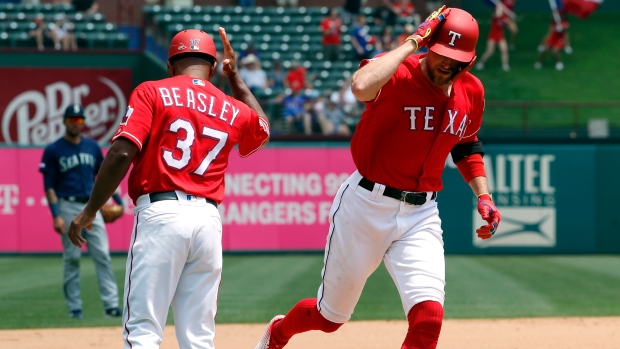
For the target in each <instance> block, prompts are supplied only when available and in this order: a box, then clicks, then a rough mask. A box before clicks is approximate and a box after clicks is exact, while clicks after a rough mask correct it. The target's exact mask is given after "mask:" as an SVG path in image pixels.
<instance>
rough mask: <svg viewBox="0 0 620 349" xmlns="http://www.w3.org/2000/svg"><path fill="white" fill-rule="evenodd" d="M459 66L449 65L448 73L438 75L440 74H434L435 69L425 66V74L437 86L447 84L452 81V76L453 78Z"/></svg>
mask: <svg viewBox="0 0 620 349" xmlns="http://www.w3.org/2000/svg"><path fill="white" fill-rule="evenodd" d="M459 68H460V66H459V65H457V66H454V67H450V68H449V69H448V70H449V71H450V75H443V74H442V75H440V74H436V70H435V69H431V68H430V67H427V74H428V77H429V79H430V80H431V82H432V83H433V84H434V85H437V86H441V85H445V84H448V83H450V82H451V81H452V78H454V76H455V75H456V74H458V72H459V70H460V69H459Z"/></svg>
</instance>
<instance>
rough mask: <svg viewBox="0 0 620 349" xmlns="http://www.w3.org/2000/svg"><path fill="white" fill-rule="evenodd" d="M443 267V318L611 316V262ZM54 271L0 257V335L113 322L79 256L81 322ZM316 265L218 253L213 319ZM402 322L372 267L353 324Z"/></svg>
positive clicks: (48, 264) (280, 304)
mask: <svg viewBox="0 0 620 349" xmlns="http://www.w3.org/2000/svg"><path fill="white" fill-rule="evenodd" d="M446 262H447V266H446V277H447V286H446V318H511V317H542V316H620V292H618V289H620V257H618V256H477V257H471V256H448V257H447V258H446ZM61 265H62V258H61V257H6V256H5V257H0V275H1V280H2V282H0V314H4V316H2V317H0V329H8V328H46V327H47V328H49V327H90V326H119V325H120V320H118V319H106V318H103V316H102V306H101V302H100V300H99V296H98V290H97V281H96V277H95V271H94V266H93V264H92V261H91V260H90V258H88V257H85V258H83V260H82V297H83V301H84V313H85V319H84V320H81V321H77V320H71V319H69V317H68V315H67V310H66V308H65V305H64V300H63V296H62V267H61ZM322 266H323V257H322V255H319V254H316V255H314V254H312V255H293V254H291V255H258V256H256V255H227V256H225V257H224V274H223V279H222V285H221V288H220V297H219V303H218V304H219V311H218V319H217V321H218V323H236V322H244V323H251V322H267V321H268V320H269V319H270V318H271V317H272V316H273V315H275V314H277V313H285V312H286V311H287V310H288V309H290V307H292V306H293V305H294V304H295V303H296V302H297V301H298V300H300V299H302V298H308V297H315V296H316V292H317V289H318V285H319V283H320V281H321V279H320V272H321V268H322ZM113 268H114V270H115V273H116V277H117V280H118V281H119V287H121V286H122V280H123V279H124V273H125V271H124V268H125V259H124V258H122V257H114V258H113ZM120 292H121V294H122V290H121V291H120ZM404 318H405V317H404V313H403V310H402V308H401V303H400V299H399V297H398V292H397V291H396V288H395V287H394V284H393V282H392V280H391V278H390V276H389V274H388V273H387V271H386V270H385V268H384V267H383V266H381V267H379V269H378V270H377V272H375V273H374V274H373V275H372V276H371V277H370V279H369V280H368V282H367V284H366V287H365V289H364V293H363V294H362V297H361V299H360V302H359V303H358V306H357V308H356V310H355V313H354V314H353V318H352V320H373V319H404ZM169 323H172V321H171V317H169Z"/></svg>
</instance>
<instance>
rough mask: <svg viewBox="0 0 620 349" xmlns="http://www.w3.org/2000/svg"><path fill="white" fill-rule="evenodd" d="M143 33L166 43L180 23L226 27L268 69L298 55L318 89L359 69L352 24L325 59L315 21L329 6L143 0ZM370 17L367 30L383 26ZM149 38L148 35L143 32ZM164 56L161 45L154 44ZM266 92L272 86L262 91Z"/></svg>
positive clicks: (236, 45) (369, 12) (214, 28)
mask: <svg viewBox="0 0 620 349" xmlns="http://www.w3.org/2000/svg"><path fill="white" fill-rule="evenodd" d="M143 11H144V14H145V23H146V25H147V35H150V36H151V44H154V43H158V42H159V43H161V46H163V47H165V46H167V45H166V43H167V42H168V41H169V40H170V38H171V37H172V35H174V34H175V33H177V32H179V31H181V30H183V29H190V28H193V29H203V30H205V31H207V32H209V33H217V28H218V27H220V26H222V27H225V28H226V30H227V33H228V34H229V38H230V40H231V42H232V44H233V47H234V48H235V50H237V51H238V52H240V51H242V50H244V49H245V48H246V47H247V43H248V42H252V43H253V44H254V46H255V47H256V48H257V49H259V51H260V53H261V58H262V66H263V68H265V69H269V68H270V67H271V64H272V62H273V61H274V60H280V61H282V62H283V66H284V67H285V68H288V67H289V66H290V62H291V61H292V60H297V61H300V62H301V64H303V65H304V66H305V67H306V68H307V69H308V74H309V76H312V77H313V85H314V87H315V88H316V89H318V90H319V91H320V92H324V91H325V90H329V89H331V90H333V89H337V88H338V87H339V86H340V85H341V84H342V82H343V79H345V78H346V77H348V76H350V75H351V74H352V72H354V71H355V70H356V69H357V64H358V63H359V62H356V61H354V60H353V56H352V54H351V53H352V47H351V44H350V40H351V39H350V35H349V32H350V28H348V27H346V26H344V27H343V28H342V29H343V30H342V33H343V35H342V42H343V44H342V52H343V53H344V55H343V59H342V60H341V61H335V62H327V61H323V53H322V45H321V32H320V30H319V24H320V22H321V20H322V19H323V18H324V17H325V16H326V15H327V14H328V12H329V8H328V7H303V6H302V7H260V6H257V7H240V6H193V7H181V6H161V5H147V6H144V8H143ZM364 14H365V15H366V16H367V17H368V21H367V22H368V23H371V25H370V26H369V28H368V29H369V33H370V34H371V35H379V34H380V32H381V29H382V28H381V27H379V26H373V25H372V23H373V21H372V19H373V18H372V8H365V9H364ZM394 31H395V34H396V35H398V34H400V33H401V32H402V26H397V27H396V28H395V30H394ZM147 40H149V39H148V38H147ZM215 44H216V47H217V49H218V51H219V50H221V49H222V47H221V42H220V41H219V40H215ZM152 51H154V52H155V53H159V54H158V56H160V58H162V60H164V61H165V59H166V58H165V55H166V52H165V49H162V48H159V51H158V49H157V48H153V50H152ZM265 92H266V94H267V95H269V94H270V93H271V91H265Z"/></svg>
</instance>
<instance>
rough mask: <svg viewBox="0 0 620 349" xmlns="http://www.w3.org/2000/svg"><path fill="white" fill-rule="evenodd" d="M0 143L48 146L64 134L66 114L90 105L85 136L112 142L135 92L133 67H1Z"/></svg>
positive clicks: (87, 107) (85, 111)
mask: <svg viewBox="0 0 620 349" xmlns="http://www.w3.org/2000/svg"><path fill="white" fill-rule="evenodd" d="M0 75H2V79H3V81H5V82H6V83H3V84H2V87H0V111H1V113H2V114H1V115H2V120H1V124H0V131H1V132H0V143H5V144H19V145H33V144H38V145H44V144H48V143H51V142H53V141H55V140H56V139H58V138H59V137H61V136H62V134H63V133H64V126H63V113H64V110H65V108H66V107H67V106H68V105H69V104H71V103H79V104H82V105H83V106H84V113H85V116H86V120H85V126H86V127H85V128H84V134H85V135H86V136H89V137H91V138H94V139H95V140H97V141H98V142H99V143H108V142H109V141H110V139H111V138H112V136H113V135H114V132H115V131H116V127H117V125H118V123H119V122H120V120H121V119H122V117H123V115H124V113H125V109H126V108H127V97H128V96H129V93H131V70H130V69H77V68H71V69H66V68H58V69H54V68H0Z"/></svg>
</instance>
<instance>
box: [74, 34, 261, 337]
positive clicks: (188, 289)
mask: <svg viewBox="0 0 620 349" xmlns="http://www.w3.org/2000/svg"><path fill="white" fill-rule="evenodd" d="M219 34H220V37H221V40H222V43H223V46H224V57H225V58H224V60H223V62H222V64H223V70H222V71H223V74H224V75H225V76H226V77H227V78H228V82H229V85H230V88H231V91H232V94H233V97H234V98H233V97H229V96H227V95H225V94H224V93H223V92H222V91H221V90H219V89H217V88H216V87H215V86H213V85H212V84H211V82H210V80H211V78H212V77H213V74H214V73H215V68H216V65H217V63H218V62H217V61H216V58H215V57H216V50H215V44H214V42H213V39H212V38H211V37H210V36H209V35H208V34H207V33H205V32H203V31H201V30H195V29H192V30H184V31H182V32H179V33H178V34H176V35H175V36H174V37H173V38H172V42H171V43H170V48H169V51H168V75H169V76H170V77H169V78H167V79H163V80H158V81H148V82H144V83H142V84H140V85H139V86H138V87H136V88H135V89H134V91H133V92H132V94H131V97H130V99H129V107H128V108H127V113H126V115H125V117H124V118H123V120H122V121H121V124H120V126H119V128H118V131H117V132H116V134H115V136H114V137H113V138H112V142H113V143H112V146H111V148H110V151H109V152H108V154H107V155H106V157H105V159H104V161H103V164H102V165H101V171H100V174H99V176H98V177H97V181H96V182H95V187H94V189H93V194H92V195H91V197H90V201H89V202H88V204H87V205H86V207H85V208H84V210H82V212H80V213H79V214H78V215H77V216H76V217H75V218H74V219H73V221H72V222H71V227H70V228H69V238H70V239H71V241H72V242H73V243H74V244H75V245H76V246H81V245H82V244H83V243H85V242H86V240H85V239H84V238H83V237H82V236H81V235H80V232H81V231H82V228H83V227H87V226H89V225H90V224H91V222H92V221H93V220H94V219H95V214H94V212H97V210H98V209H99V208H100V207H101V206H102V205H103V204H104V203H105V201H106V200H107V199H108V198H109V196H110V195H111V194H112V192H113V189H114V188H116V186H117V185H118V184H119V183H120V181H121V180H122V179H123V177H124V176H125V174H126V173H127V171H128V169H129V166H130V165H131V164H132V163H133V169H132V171H131V174H130V176H129V196H130V197H131V198H132V200H133V202H134V203H135V205H136V208H135V214H134V216H135V218H134V226H133V231H132V235H131V242H130V246H129V254H128V258H127V271H126V277H125V293H124V300H125V308H124V311H123V330H124V333H123V339H124V342H125V348H127V349H129V348H159V345H160V343H161V341H162V339H163V332H164V326H165V324H166V318H167V316H168V309H169V307H170V306H171V305H172V309H173V311H174V324H175V326H176V336H177V339H178V343H179V347H180V348H181V349H190V348H192V349H207V348H213V347H214V345H213V339H214V336H215V314H216V313H217V295H218V288H219V284H220V279H221V272H222V221H221V218H220V215H219V212H218V209H217V206H218V204H219V203H220V202H222V200H223V199H224V192H225V191H224V172H225V170H226V167H227V165H228V155H229V154H230V152H231V151H232V149H233V147H234V146H235V145H238V151H239V154H240V155H241V156H242V157H246V156H249V155H250V154H252V153H253V152H255V151H256V150H258V149H259V148H260V147H261V146H264V145H265V144H267V142H268V139H269V122H268V121H267V117H266V116H265V113H264V112H263V110H262V109H261V107H260V105H259V104H258V102H257V100H256V99H255V98H254V96H253V95H252V93H251V92H250V90H249V89H248V87H247V86H246V85H245V84H244V83H243V80H242V79H241V77H240V76H239V73H238V71H237V67H236V62H235V53H234V51H233V49H232V46H231V45H230V43H229V41H228V39H227V37H226V32H225V31H224V28H220V29H219Z"/></svg>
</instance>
